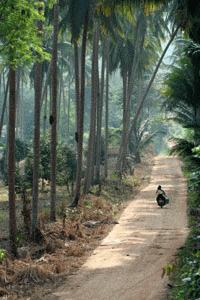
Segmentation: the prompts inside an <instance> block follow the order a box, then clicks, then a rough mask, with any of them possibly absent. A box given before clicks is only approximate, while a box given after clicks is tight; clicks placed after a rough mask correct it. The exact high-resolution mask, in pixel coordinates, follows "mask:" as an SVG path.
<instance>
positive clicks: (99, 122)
mask: <svg viewBox="0 0 200 300" xmlns="http://www.w3.org/2000/svg"><path fill="white" fill-rule="evenodd" d="M104 81H105V43H104V42H103V53H102V66H101V91H100V95H99V97H98V104H97V143H96V145H97V148H96V174H95V181H96V183H98V184H99V185H100V184H101V183H100V181H101V180H100V179H101V178H100V177H101V174H100V173H101V148H102V135H101V133H102V113H103V100H104Z"/></svg>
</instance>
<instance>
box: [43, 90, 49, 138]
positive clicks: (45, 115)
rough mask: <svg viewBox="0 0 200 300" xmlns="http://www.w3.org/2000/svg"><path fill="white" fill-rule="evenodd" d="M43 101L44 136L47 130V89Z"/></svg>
mask: <svg viewBox="0 0 200 300" xmlns="http://www.w3.org/2000/svg"><path fill="white" fill-rule="evenodd" d="M44 97H45V98H44V99H45V101H44V115H43V136H45V135H46V130H47V104H48V89H46V92H45V96H44Z"/></svg>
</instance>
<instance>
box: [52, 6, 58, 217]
mask: <svg viewBox="0 0 200 300" xmlns="http://www.w3.org/2000/svg"><path fill="white" fill-rule="evenodd" d="M53 12H54V21H53V23H54V32H53V48H52V62H51V87H52V107H51V116H50V124H51V212H50V219H51V221H55V220H56V146H57V60H58V26H59V20H58V18H59V5H58V4H54V8H53Z"/></svg>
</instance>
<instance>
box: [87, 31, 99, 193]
mask: <svg viewBox="0 0 200 300" xmlns="http://www.w3.org/2000/svg"><path fill="white" fill-rule="evenodd" d="M96 27H97V25H96ZM98 46H99V30H98V27H97V28H96V29H95V32H94V36H93V57H92V95H91V110H90V136H89V140H88V152H87V168H86V177H85V185H84V193H88V192H89V189H90V186H91V181H92V169H93V167H94V144H95V133H96V115H97V97H98V86H99V82H98V76H99V74H98V72H99V70H98Z"/></svg>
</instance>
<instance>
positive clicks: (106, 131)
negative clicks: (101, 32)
mask: <svg viewBox="0 0 200 300" xmlns="http://www.w3.org/2000/svg"><path fill="white" fill-rule="evenodd" d="M108 121H109V40H107V42H106V97H105V164H104V175H105V178H107V177H108V136H109V126H108Z"/></svg>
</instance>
